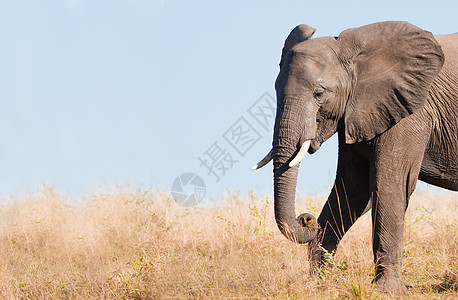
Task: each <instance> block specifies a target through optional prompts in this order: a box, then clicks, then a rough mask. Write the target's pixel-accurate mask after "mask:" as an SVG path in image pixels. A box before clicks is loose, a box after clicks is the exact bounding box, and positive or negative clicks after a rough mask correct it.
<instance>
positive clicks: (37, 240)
mask: <svg viewBox="0 0 458 300" xmlns="http://www.w3.org/2000/svg"><path fill="white" fill-rule="evenodd" d="M298 202H299V203H298V208H299V209H298V211H300V212H303V211H310V212H312V213H314V214H317V213H318V212H319V209H320V208H321V206H322V204H323V202H324V199H322V198H316V199H310V198H307V199H303V198H301V199H299V201H298ZM457 204H458V201H457V196H456V194H455V195H453V194H452V195H450V194H449V195H445V196H444V195H442V196H440V195H435V194H427V193H419V194H416V195H415V196H414V197H413V199H412V201H411V207H410V208H409V210H408V214H407V219H406V230H405V239H404V254H405V255H404V265H403V279H404V282H405V283H406V284H407V285H408V286H409V290H410V292H409V295H408V296H407V298H411V299H419V298H424V299H431V298H441V299H442V298H444V299H445V298H450V299H453V298H457V296H458V291H457V276H458V271H457V269H458V266H457V260H458V230H457V220H458V217H457ZM370 235H371V234H370V216H369V215H366V216H364V217H363V218H362V219H361V220H360V221H358V222H357V224H355V226H354V227H353V228H352V229H351V230H350V232H349V233H348V234H347V235H346V236H345V238H344V240H343V241H342V243H341V245H340V247H339V249H338V252H337V255H336V257H335V260H334V261H333V262H332V263H331V265H333V267H332V268H330V269H327V270H323V272H322V273H321V274H320V276H319V277H318V278H312V277H310V276H309V264H308V262H307V259H306V257H307V249H306V247H305V246H301V245H295V244H293V243H291V242H289V241H288V240H286V239H285V238H284V237H283V236H282V235H281V234H280V232H279V231H278V229H277V228H276V225H275V223H274V217H273V208H272V204H271V203H270V200H269V199H266V198H259V197H258V196H255V195H244V196H239V195H234V194H229V195H228V196H226V197H224V199H221V200H220V201H219V202H218V203H217V204H215V205H214V206H212V207H206V208H183V207H180V206H179V205H177V204H176V203H175V202H174V201H173V200H170V199H168V198H167V197H166V196H165V195H164V194H163V193H160V192H153V191H142V190H135V189H132V188H126V189H118V190H115V191H112V192H105V191H102V190H101V191H98V192H95V193H93V194H92V195H91V196H90V197H88V199H86V201H85V203H84V204H81V205H78V206H74V205H71V204H70V202H69V200H68V199H67V198H66V197H65V196H63V195H61V194H59V193H57V192H55V191H54V190H53V189H52V188H49V187H45V188H43V189H42V190H41V191H39V192H36V193H33V194H29V195H25V196H22V197H21V198H19V199H12V200H11V201H9V203H8V204H3V205H1V206H0V261H1V264H0V278H1V279H0V297H1V298H4V299H15V298H33V299H66V298H72V299H73V298H76V299H91V298H97V299H100V298H105V299H125V298H138V299H149V298H173V299H176V298H279V299H294V298H305V297H307V296H312V297H313V298H312V299H387V298H390V295H386V294H383V293H380V292H378V291H376V290H374V289H373V287H372V285H371V284H370V281H371V279H372V276H373V264H372V253H371V242H370Z"/></svg>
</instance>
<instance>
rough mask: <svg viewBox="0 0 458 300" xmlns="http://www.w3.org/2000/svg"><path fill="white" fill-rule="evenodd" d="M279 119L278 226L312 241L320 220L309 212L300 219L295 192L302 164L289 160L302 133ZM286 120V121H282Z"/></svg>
mask: <svg viewBox="0 0 458 300" xmlns="http://www.w3.org/2000/svg"><path fill="white" fill-rule="evenodd" d="M284 122H285V121H284V120H281V118H278V115H277V120H276V122H275V129H274V144H273V149H274V153H275V154H274V158H273V160H274V206H275V219H276V221H277V225H278V228H279V229H280V231H281V232H282V233H283V235H285V236H286V237H287V238H288V239H290V240H291V241H293V242H297V243H301V244H302V243H308V242H310V241H312V240H313V239H315V237H316V236H317V233H318V222H317V220H316V218H315V217H314V216H313V215H311V214H309V213H304V214H301V215H300V216H299V217H298V218H296V213H295V195H296V184H297V174H298V169H299V166H298V165H295V166H292V167H290V166H289V163H290V162H291V159H292V158H293V157H294V154H295V153H297V147H296V145H297V143H298V142H297V141H298V140H299V136H300V134H299V133H298V132H294V130H292V129H291V127H290V126H287V124H285V123H284ZM282 123H283V124H282Z"/></svg>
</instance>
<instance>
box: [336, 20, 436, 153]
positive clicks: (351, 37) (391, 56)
mask: <svg viewBox="0 0 458 300" xmlns="http://www.w3.org/2000/svg"><path fill="white" fill-rule="evenodd" d="M338 41H340V42H342V43H343V47H342V49H345V50H344V51H345V52H346V53H344V54H343V57H345V58H344V60H345V63H347V64H349V66H350V70H351V69H352V71H350V72H352V73H353V74H352V76H353V83H352V87H351V94H350V97H349V99H348V102H347V106H346V110H345V140H346V143H348V144H352V143H357V142H361V141H367V140H370V139H372V138H374V137H375V136H377V135H379V134H381V133H383V132H384V131H386V130H387V129H389V128H390V127H392V126H394V125H395V124H396V123H397V122H399V121H400V120H401V119H402V118H405V117H407V116H409V115H411V114H412V113H414V112H415V111H416V110H417V109H419V108H421V107H422V106H423V105H424V103H425V101H426V99H427V96H428V92H429V89H430V88H431V85H432V83H433V81H434V79H435V78H436V76H437V74H438V73H439V71H440V69H441V67H442V65H443V63H444V54H443V52H442V49H441V47H440V45H439V44H438V42H437V41H436V40H435V39H434V37H433V35H432V34H431V33H430V32H428V31H424V30H422V29H420V28H418V27H416V26H414V25H412V24H410V23H407V22H393V21H391V22H381V23H375V24H370V25H367V26H363V27H360V28H355V29H348V30H346V31H343V32H342V33H341V34H340V36H339V38H338ZM349 49H352V50H350V51H349Z"/></svg>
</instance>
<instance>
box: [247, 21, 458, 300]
mask: <svg viewBox="0 0 458 300" xmlns="http://www.w3.org/2000/svg"><path fill="white" fill-rule="evenodd" d="M314 32H315V29H314V28H312V27H310V26H308V25H304V24H302V25H299V26H297V27H295V28H294V29H293V30H292V32H291V33H290V34H289V36H288V37H287V39H286V41H285V44H284V47H283V50H282V55H281V60H280V72H279V74H278V77H277V79H276V81H275V89H276V96H277V110H276V118H275V124H274V132H273V142H272V150H271V151H270V152H269V153H268V154H267V156H266V157H265V158H264V159H262V160H261V161H260V162H259V163H258V164H256V165H255V166H254V167H253V168H252V169H253V170H254V169H258V168H260V167H262V166H264V165H266V164H267V163H268V162H269V161H270V160H273V173H274V212H275V219H276V223H277V225H278V228H279V229H280V231H281V232H282V233H283V234H284V235H285V236H286V237H287V238H289V239H290V240H292V241H294V242H297V243H309V250H310V251H309V253H310V259H311V265H312V266H313V265H315V266H316V267H318V268H319V267H321V266H323V264H324V263H325V257H326V255H325V253H334V251H335V250H336V249H337V245H338V243H339V241H340V240H341V239H342V238H343V236H344V234H345V233H346V232H347V231H348V230H349V228H350V227H351V226H352V225H353V224H354V223H355V221H356V220H357V219H358V218H359V217H360V216H361V215H363V214H364V213H365V212H366V211H368V210H371V216H372V242H373V249H372V250H373V255H374V264H375V277H374V279H373V281H372V282H373V283H374V284H375V286H376V287H377V288H379V289H381V290H383V291H388V292H394V293H405V292H406V291H407V290H406V287H405V285H404V284H403V282H402V280H401V274H400V268H401V263H402V262H401V258H402V239H403V230H404V229H403V228H404V218H405V212H406V209H407V206H408V204H409V199H410V196H411V194H412V192H413V191H414V189H415V187H416V183H417V180H418V179H420V180H422V181H424V182H426V183H429V184H432V185H435V186H439V187H441V188H445V189H449V190H452V191H458V147H457V146H458V33H454V34H449V35H441V36H433V35H432V33H431V32H429V31H425V30H423V29H420V28H418V27H416V26H414V25H412V24H410V23H408V22H404V21H387V22H378V23H373V24H369V25H365V26H362V27H359V28H351V29H347V30H345V31H343V32H341V33H340V35H339V36H336V37H319V38H313V39H312V35H313V34H314ZM335 133H337V134H338V160H337V171H336V177H335V181H334V185H333V188H332V190H331V192H330V194H329V196H328V198H327V201H326V202H325V204H324V206H323V208H322V211H321V213H320V215H319V217H318V219H316V218H315V217H314V216H313V215H311V214H309V213H304V214H301V215H299V216H298V217H297V218H296V214H295V193H296V184H297V175H298V168H299V163H300V161H301V160H302V159H303V158H304V156H305V155H306V153H307V152H308V153H309V154H313V153H314V152H316V151H317V150H318V149H319V148H320V147H321V145H322V144H323V142H325V141H326V140H327V139H329V138H330V137H331V136H333V135H334V134H335Z"/></svg>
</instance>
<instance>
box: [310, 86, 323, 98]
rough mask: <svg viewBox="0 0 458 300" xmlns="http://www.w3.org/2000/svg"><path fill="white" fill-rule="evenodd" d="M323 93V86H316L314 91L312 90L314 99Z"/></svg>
mask: <svg viewBox="0 0 458 300" xmlns="http://www.w3.org/2000/svg"><path fill="white" fill-rule="evenodd" d="M323 94H324V89H323V88H321V87H320V88H317V89H316V90H315V91H314V92H313V97H315V98H316V99H320V98H321V97H322V96H323Z"/></svg>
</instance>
